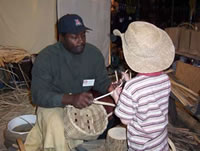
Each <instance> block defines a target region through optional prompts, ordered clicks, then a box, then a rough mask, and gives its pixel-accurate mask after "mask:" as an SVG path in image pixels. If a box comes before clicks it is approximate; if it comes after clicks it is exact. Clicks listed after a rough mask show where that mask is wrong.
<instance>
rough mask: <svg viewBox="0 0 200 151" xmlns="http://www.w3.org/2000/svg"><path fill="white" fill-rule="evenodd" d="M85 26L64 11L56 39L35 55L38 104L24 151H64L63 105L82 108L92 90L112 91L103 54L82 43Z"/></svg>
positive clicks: (35, 101) (34, 95)
mask: <svg viewBox="0 0 200 151" xmlns="http://www.w3.org/2000/svg"><path fill="white" fill-rule="evenodd" d="M88 30H90V29H89V28H87V27H86V26H85V25H84V23H83V21H82V19H81V17H80V16H78V15H76V14H67V15H65V16H63V17H61V18H60V19H59V21H58V33H59V42H57V43H56V44H53V45H50V46H47V47H46V48H44V49H43V50H42V51H41V52H40V53H39V55H38V56H37V58H36V60H35V62H34V65H33V69H32V82H31V93H32V102H33V104H35V105H37V106H38V109H37V120H36V124H35V126H34V127H33V128H32V130H31V131H30V132H29V134H28V136H27V139H26V141H25V149H26V151H39V150H40V149H42V150H44V151H49V150H51V151H68V150H70V149H69V148H68V145H67V143H66V139H65V136H64V124H63V117H64V115H63V108H64V107H65V106H66V105H72V106H74V107H76V108H79V109H81V108H85V107H87V106H89V105H91V104H92V101H93V99H94V98H93V95H92V93H90V92H89V91H90V90H91V89H92V90H95V91H98V92H99V93H101V94H104V93H106V92H110V91H112V90H113V86H112V85H111V81H110V80H109V78H108V76H107V71H106V67H105V63H104V57H103V55H102V54H101V52H100V51H99V49H98V48H96V47H95V46H93V45H91V44H89V43H86V32H87V31H88Z"/></svg>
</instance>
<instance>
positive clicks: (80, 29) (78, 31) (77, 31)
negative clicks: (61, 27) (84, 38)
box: [68, 26, 92, 34]
mask: <svg viewBox="0 0 200 151" xmlns="http://www.w3.org/2000/svg"><path fill="white" fill-rule="evenodd" d="M88 30H90V31H92V29H90V28H88V27H85V26H84V27H83V26H82V27H79V28H77V29H76V30H74V31H73V32H72V31H71V32H68V33H69V34H79V33H81V32H84V31H88Z"/></svg>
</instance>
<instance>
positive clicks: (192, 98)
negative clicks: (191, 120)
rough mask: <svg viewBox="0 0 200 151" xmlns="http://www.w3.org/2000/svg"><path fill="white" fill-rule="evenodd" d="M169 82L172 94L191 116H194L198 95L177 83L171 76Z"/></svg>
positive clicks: (198, 99)
mask: <svg viewBox="0 0 200 151" xmlns="http://www.w3.org/2000/svg"><path fill="white" fill-rule="evenodd" d="M170 81H171V91H172V93H173V94H174V95H175V96H176V98H177V99H178V100H179V101H180V102H181V103H182V104H183V105H184V106H185V107H186V108H187V109H189V111H190V112H191V113H192V114H195V112H196V110H197V106H198V104H199V101H200V96H199V94H198V93H196V92H194V91H193V90H191V89H189V88H188V87H186V86H185V85H183V84H182V83H181V82H179V81H177V80H176V79H175V78H174V77H173V76H170Z"/></svg>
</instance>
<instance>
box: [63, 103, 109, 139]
mask: <svg viewBox="0 0 200 151" xmlns="http://www.w3.org/2000/svg"><path fill="white" fill-rule="evenodd" d="M107 124H108V116H107V113H106V110H105V109H104V107H103V106H102V105H96V104H92V105H90V106H89V107H86V108H83V109H77V108H75V107H73V106H67V107H65V108H64V125H65V137H66V138H70V139H78V140H93V139H97V138H98V136H99V135H100V134H102V133H103V132H104V130H105V129H106V127H107Z"/></svg>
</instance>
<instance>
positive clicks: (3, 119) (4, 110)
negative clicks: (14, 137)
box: [0, 88, 35, 150]
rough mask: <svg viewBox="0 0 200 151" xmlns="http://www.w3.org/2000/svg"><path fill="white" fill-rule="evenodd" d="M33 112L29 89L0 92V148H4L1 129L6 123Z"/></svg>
mask: <svg viewBox="0 0 200 151" xmlns="http://www.w3.org/2000/svg"><path fill="white" fill-rule="evenodd" d="M25 114H35V107H34V106H33V105H32V104H31V101H30V91H29V90H28V89H20V88H16V89H14V90H9V91H8V92H4V93H1V94H0V140H2V141H0V150H6V148H5V146H4V144H3V143H4V136H3V131H4V130H5V129H6V126H7V123H8V122H9V121H10V120H12V119H13V118H15V117H17V116H20V115H25Z"/></svg>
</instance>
